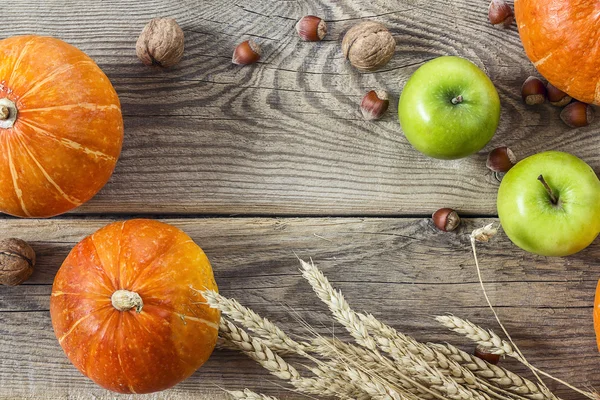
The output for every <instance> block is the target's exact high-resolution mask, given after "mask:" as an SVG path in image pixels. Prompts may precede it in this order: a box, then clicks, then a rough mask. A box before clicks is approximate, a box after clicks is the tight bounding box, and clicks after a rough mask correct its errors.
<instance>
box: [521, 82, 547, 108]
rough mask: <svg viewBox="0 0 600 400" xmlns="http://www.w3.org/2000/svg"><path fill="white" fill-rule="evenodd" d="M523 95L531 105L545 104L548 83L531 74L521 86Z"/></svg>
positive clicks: (524, 99) (526, 102)
mask: <svg viewBox="0 0 600 400" xmlns="http://www.w3.org/2000/svg"><path fill="white" fill-rule="evenodd" d="M521 97H522V98H523V101H524V102H525V104H527V105H529V106H533V105H536V104H543V103H544V102H545V101H546V85H544V82H542V81H541V80H540V79H538V78H536V77H535V76H530V77H529V78H527V79H525V82H523V85H522V86H521Z"/></svg>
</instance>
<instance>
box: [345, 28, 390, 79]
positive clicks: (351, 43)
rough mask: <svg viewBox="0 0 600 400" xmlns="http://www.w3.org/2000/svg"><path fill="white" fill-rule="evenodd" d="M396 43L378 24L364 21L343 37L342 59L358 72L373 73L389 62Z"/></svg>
mask: <svg viewBox="0 0 600 400" xmlns="http://www.w3.org/2000/svg"><path fill="white" fill-rule="evenodd" d="M395 50H396V41H395V40H394V37H393V36H392V34H391V33H390V31H388V30H387V28H386V27H385V26H383V25H382V24H380V23H379V22H373V21H365V22H361V23H360V24H358V25H355V26H353V27H352V28H350V30H349V31H348V32H347V33H346V35H345V36H344V40H343V41H342V51H343V52H344V57H345V58H346V59H347V60H350V63H351V64H352V65H353V66H354V67H356V68H357V69H358V70H359V71H375V70H376V69H378V68H381V67H383V66H384V65H385V64H387V63H388V61H390V59H391V58H392V56H393V55H394V51H395Z"/></svg>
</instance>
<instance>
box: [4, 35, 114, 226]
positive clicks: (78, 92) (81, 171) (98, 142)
mask: <svg viewBox="0 0 600 400" xmlns="http://www.w3.org/2000/svg"><path fill="white" fill-rule="evenodd" d="M122 143H123V118H122V116H121V106H120V103H119V98H118V96H117V93H116V92H115V90H114V89H113V87H112V85H111V83H110V81H109V80H108V78H107V77H106V75H104V73H103V72H102V71H101V70H100V68H99V67H98V66H97V65H96V64H95V63H94V61H92V59H91V58H89V57H88V56H87V55H85V53H83V52H82V51H80V50H78V49H77V48H75V47H73V46H71V45H69V44H67V43H65V42H63V41H61V40H58V39H54V38H49V37H40V36H19V37H12V38H9V39H5V40H2V41H0V212H4V213H7V214H12V215H15V216H19V217H50V216H53V215H58V214H61V213H64V212H66V211H69V210H71V209H73V208H75V207H77V206H79V205H81V204H83V203H85V202H86V201H88V200H89V199H91V198H92V197H93V196H94V195H95V194H96V193H97V192H98V191H99V190H100V189H101V188H102V187H103V186H104V185H105V184H106V182H107V181H108V179H109V178H110V176H111V174H112V172H113V170H114V168H115V164H116V163H117V158H118V157H119V154H120V152H121V145H122Z"/></svg>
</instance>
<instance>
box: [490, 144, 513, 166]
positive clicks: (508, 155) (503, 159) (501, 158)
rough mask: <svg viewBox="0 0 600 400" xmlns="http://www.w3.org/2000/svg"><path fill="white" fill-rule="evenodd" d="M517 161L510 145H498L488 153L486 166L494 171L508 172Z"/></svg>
mask: <svg viewBox="0 0 600 400" xmlns="http://www.w3.org/2000/svg"><path fill="white" fill-rule="evenodd" d="M516 163H517V157H516V156H515V153H513V152H512V150H511V149H509V148H508V147H498V148H496V149H494V150H492V151H490V154H488V158H487V162H486V163H485V165H486V167H488V168H489V169H491V170H492V171H494V172H508V170H509V169H511V168H512V167H513V165H515V164H516Z"/></svg>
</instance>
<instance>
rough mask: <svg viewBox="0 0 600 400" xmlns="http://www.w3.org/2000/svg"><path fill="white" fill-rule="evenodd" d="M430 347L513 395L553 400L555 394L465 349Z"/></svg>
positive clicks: (448, 346) (447, 346) (432, 345)
mask: <svg viewBox="0 0 600 400" xmlns="http://www.w3.org/2000/svg"><path fill="white" fill-rule="evenodd" d="M428 345H429V346H430V347H433V348H435V349H437V350H438V351H439V352H441V353H444V354H445V355H446V357H448V358H449V359H452V360H454V361H455V362H457V363H459V364H460V365H462V366H463V367H464V368H467V369H469V370H470V371H471V372H473V373H474V374H475V375H476V376H477V377H479V378H480V379H484V380H485V381H487V382H489V383H491V384H492V385H494V386H496V387H497V388H500V389H502V390H506V391H507V392H510V393H512V394H513V395H517V396H523V397H526V398H528V399H531V400H553V399H555V397H554V396H546V395H545V394H544V393H543V391H542V390H541V388H540V387H539V386H538V385H537V384H535V383H533V382H531V381H530V380H528V379H526V378H523V377H521V376H519V375H517V374H515V373H513V372H511V371H509V370H507V369H505V368H502V367H499V366H497V365H493V364H490V363H488V362H486V361H484V360H482V359H481V358H479V357H475V356H474V355H471V354H469V353H467V352H465V351H462V350H460V349H458V348H456V347H455V346H453V345H451V344H436V343H429V344H428Z"/></svg>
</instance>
